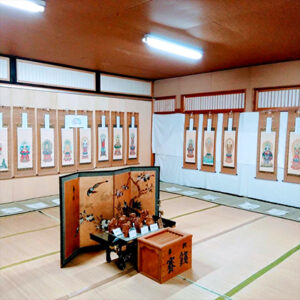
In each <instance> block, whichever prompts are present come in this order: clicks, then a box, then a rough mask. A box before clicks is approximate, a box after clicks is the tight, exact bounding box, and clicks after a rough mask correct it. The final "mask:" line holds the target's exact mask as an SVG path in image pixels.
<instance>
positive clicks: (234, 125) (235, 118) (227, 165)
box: [221, 113, 240, 175]
mask: <svg viewBox="0 0 300 300" xmlns="http://www.w3.org/2000/svg"><path fill="white" fill-rule="evenodd" d="M239 117H240V115H239V113H229V114H224V115H223V138H222V141H223V142H222V145H223V147H222V166H221V173H225V174H232V175H236V174H237V142H238V125H239Z"/></svg>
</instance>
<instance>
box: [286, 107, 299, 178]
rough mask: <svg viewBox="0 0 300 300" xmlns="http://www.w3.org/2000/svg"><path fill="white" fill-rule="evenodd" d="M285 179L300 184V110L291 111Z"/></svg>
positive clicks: (287, 137) (287, 136)
mask: <svg viewBox="0 0 300 300" xmlns="http://www.w3.org/2000/svg"><path fill="white" fill-rule="evenodd" d="M284 181H287V182H291V183H298V184H300V111H299V110H298V111H293V112H292V111H291V112H289V115H288V126H287V135H286V148H285V168H284Z"/></svg>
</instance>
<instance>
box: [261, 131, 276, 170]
mask: <svg viewBox="0 0 300 300" xmlns="http://www.w3.org/2000/svg"><path fill="white" fill-rule="evenodd" d="M275 139H276V132H275V131H274V132H269V133H268V132H265V131H262V132H261V138H260V156H259V170H260V171H262V172H269V173H273V172H274V159H275V155H276V149H275Z"/></svg>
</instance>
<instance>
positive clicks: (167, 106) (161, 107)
mask: <svg viewBox="0 0 300 300" xmlns="http://www.w3.org/2000/svg"><path fill="white" fill-rule="evenodd" d="M174 111H175V97H174V98H168V99H155V100H154V112H155V113H158V112H174Z"/></svg>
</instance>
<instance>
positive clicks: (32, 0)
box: [0, 0, 46, 13]
mask: <svg viewBox="0 0 300 300" xmlns="http://www.w3.org/2000/svg"><path fill="white" fill-rule="evenodd" d="M0 4H4V5H8V6H12V7H15V8H18V9H22V10H26V11H30V12H34V13H38V12H43V11H44V10H45V6H46V1H42V0H0Z"/></svg>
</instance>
